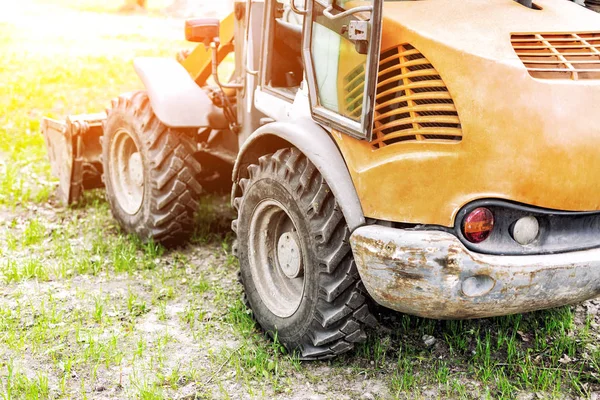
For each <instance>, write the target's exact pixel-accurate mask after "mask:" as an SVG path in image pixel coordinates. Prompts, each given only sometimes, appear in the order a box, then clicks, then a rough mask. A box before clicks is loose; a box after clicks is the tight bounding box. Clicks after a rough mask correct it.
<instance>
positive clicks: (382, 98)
mask: <svg viewBox="0 0 600 400" xmlns="http://www.w3.org/2000/svg"><path fill="white" fill-rule="evenodd" d="M185 33H186V37H187V39H188V40H191V41H194V42H198V43H200V44H199V45H198V47H197V48H196V49H195V50H194V51H192V52H191V53H189V54H182V55H181V56H180V57H179V62H178V61H176V60H175V59H173V60H171V59H161V58H141V59H137V60H135V63H134V66H135V69H136V71H137V73H138V75H139V77H140V79H141V80H142V82H143V83H144V85H145V87H146V91H144V92H139V93H133V94H127V95H123V96H121V97H119V98H118V99H117V100H115V101H114V102H113V106H112V108H111V109H110V110H108V111H107V114H106V115H96V116H79V117H71V118H69V119H68V120H67V121H66V123H61V122H57V121H50V120H46V121H45V122H44V129H43V130H44V134H45V136H46V139H47V142H48V148H49V152H50V159H51V162H52V166H53V168H54V170H55V172H56V174H57V175H58V176H59V178H60V193H61V196H62V198H63V199H64V201H65V202H73V201H77V200H78V198H79V196H80V195H81V193H82V191H83V190H85V189H87V188H91V187H96V186H99V185H101V184H102V182H104V185H105V186H106V191H107V197H108V199H109V202H110V206H111V210H112V212H113V215H114V217H115V218H116V219H117V220H118V221H119V223H120V224H121V225H122V226H123V228H124V229H125V230H126V231H129V232H135V233H137V234H138V235H140V236H141V237H142V238H144V239H150V238H152V239H154V240H156V241H159V242H162V243H165V244H168V245H176V244H179V243H182V242H183V241H185V238H186V236H187V235H188V234H189V233H190V231H191V229H192V227H193V223H194V219H193V215H194V213H195V211H196V210H197V204H198V198H199V196H201V192H202V186H203V185H205V183H204V182H205V181H210V179H211V177H212V178H213V179H214V177H215V176H219V177H220V179H221V182H222V183H223V182H229V183H230V184H231V187H232V189H231V194H232V196H231V198H232V205H233V207H234V208H235V209H236V210H237V218H236V219H235V221H233V223H232V228H233V230H234V231H235V233H236V235H237V241H236V245H235V248H234V250H235V253H236V255H237V257H238V258H239V261H240V267H241V273H240V279H241V283H242V285H243V287H244V290H245V294H246V295H245V298H246V299H247V302H248V305H249V307H250V308H251V309H252V310H253V313H254V316H255V317H256V320H257V321H258V323H259V324H260V325H261V326H262V327H263V328H264V329H265V331H267V332H269V333H270V334H272V335H274V334H275V332H277V337H278V339H279V340H280V341H281V342H282V343H284V344H285V345H286V346H287V348H288V349H290V350H291V351H298V353H299V354H300V355H301V357H302V358H303V359H323V358H330V357H333V356H335V355H338V354H340V353H343V352H345V351H348V350H350V349H352V348H353V346H354V344H355V343H358V342H361V341H363V340H365V328H366V327H367V326H369V325H372V324H375V323H376V321H375V319H374V317H373V316H372V314H371V313H370V311H369V306H368V302H367V300H368V299H369V298H371V299H373V300H374V301H375V302H377V303H379V304H381V305H384V306H386V307H389V308H392V309H394V310H398V311H401V312H405V313H409V314H413V315H418V316H422V317H428V318H438V319H453V318H454V319H459V318H481V317H490V316H497V315H506V314H511V313H521V312H527V311H532V310H539V309H545V308H550V307H557V306H561V305H565V304H572V303H576V302H580V301H583V300H586V299H589V298H592V297H595V296H597V295H598V294H600V196H599V193H600V173H599V172H598V171H600V157H598V152H597V148H598V146H599V145H600V112H599V111H598V110H599V109H598V105H599V104H600V15H598V14H596V13H594V12H592V11H589V10H586V9H585V8H583V7H580V6H579V5H578V4H575V3H573V2H568V1H562V0H534V1H531V0H529V1H528V0H519V1H514V0H490V1H480V0H421V1H397V0H396V1H392V0H372V1H343V0H306V1H304V0H302V1H295V0H294V1H292V2H290V1H289V0H264V1H259V0H251V1H250V0H249V1H237V2H236V3H235V10H234V12H233V13H232V14H231V15H230V16H229V17H228V18H226V19H225V20H224V21H221V22H219V21H217V20H213V19H194V20H189V21H187V23H186V27H185ZM232 52H233V53H234V54H235V64H236V70H235V73H234V75H233V77H232V79H231V80H228V81H227V82H221V81H220V80H219V75H218V69H219V64H220V63H221V61H222V60H223V59H224V58H225V57H226V56H227V55H228V54H229V53H232ZM210 76H212V77H213V78H214V83H211V84H208V83H207V82H208V79H209V77H210ZM100 143H101V144H100ZM100 160H101V161H100ZM227 169H229V171H232V173H231V178H230V177H229V176H228V174H227V173H223V172H222V171H227ZM100 177H102V180H101V179H100Z"/></svg>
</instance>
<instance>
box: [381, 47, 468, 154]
mask: <svg viewBox="0 0 600 400" xmlns="http://www.w3.org/2000/svg"><path fill="white" fill-rule="evenodd" d="M374 121H375V125H374V127H373V141H372V145H373V146H374V147H375V148H381V147H385V146H387V145H390V144H393V143H398V142H407V141H432V140H435V141H449V142H456V141H460V140H461V139H462V127H461V125H460V120H459V117H458V113H457V111H456V106H455V105H454V101H453V100H452V96H451V95H450V93H449V92H448V89H447V88H446V85H445V84H444V82H443V81H442V78H441V77H440V75H439V73H438V72H437V70H436V69H435V68H434V67H433V65H431V63H430V62H429V61H428V60H427V58H425V56H424V55H423V54H421V52H419V51H418V50H417V49H415V48H414V47H413V46H411V45H409V44H404V45H401V46H398V47H394V48H391V49H388V50H386V51H384V52H382V54H381V57H380V62H379V79H378V83H377V93H376V97H375V115H374Z"/></svg>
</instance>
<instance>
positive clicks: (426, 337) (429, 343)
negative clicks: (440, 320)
mask: <svg viewBox="0 0 600 400" xmlns="http://www.w3.org/2000/svg"><path fill="white" fill-rule="evenodd" d="M422 339H423V343H425V346H427V347H431V346H433V345H434V344H435V342H437V339H436V338H434V337H433V336H431V335H423V338H422Z"/></svg>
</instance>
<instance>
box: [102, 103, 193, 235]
mask: <svg viewBox="0 0 600 400" xmlns="http://www.w3.org/2000/svg"><path fill="white" fill-rule="evenodd" d="M107 113H108V115H107V119H106V123H105V125H104V136H103V139H102V162H103V168H104V183H105V185H106V193H107V198H108V201H109V203H110V207H111V211H112V214H113V216H114V218H115V219H116V220H117V221H118V222H119V224H120V225H121V227H122V228H123V229H124V230H125V231H127V232H130V233H135V234H137V235H138V236H140V237H141V238H142V239H143V240H154V241H155V242H157V243H162V244H164V245H167V246H173V245H178V244H180V243H182V242H185V241H186V240H187V239H188V238H189V236H190V234H191V233H192V231H193V227H194V214H195V212H196V210H197V209H198V197H199V195H200V193H201V190H202V187H201V185H200V184H199V183H198V176H199V173H200V170H201V168H200V164H199V163H198V161H197V160H196V159H195V158H194V153H195V151H196V144H195V142H194V138H193V135H194V134H195V131H194V130H176V129H172V128H168V127H166V126H165V125H163V124H162V123H161V122H160V121H159V120H158V119H157V118H156V116H155V115H154V113H153V112H152V108H151V106H150V102H149V99H148V96H147V94H146V93H145V92H136V93H134V94H132V95H131V96H121V97H119V98H118V99H117V100H115V101H114V102H113V108H112V109H111V110H109V111H108V112H107Z"/></svg>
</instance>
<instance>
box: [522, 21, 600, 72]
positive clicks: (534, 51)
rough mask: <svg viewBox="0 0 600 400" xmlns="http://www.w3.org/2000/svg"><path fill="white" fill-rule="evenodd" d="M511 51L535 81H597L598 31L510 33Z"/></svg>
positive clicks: (599, 59) (598, 70)
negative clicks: (537, 79)
mask: <svg viewBox="0 0 600 400" xmlns="http://www.w3.org/2000/svg"><path fill="white" fill-rule="evenodd" d="M511 42H512V45H513V48H514V49H515V51H516V53H517V55H518V56H519V58H520V59H521V61H522V62H523V64H525V67H526V68H527V70H528V71H529V74H530V75H531V76H532V77H534V78H539V79H572V80H584V79H600V32H596V33H560V34H556V33H552V34H546V33H543V34H542V33H532V34H524V33H523V34H522V33H517V34H513V35H512V37H511Z"/></svg>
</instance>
